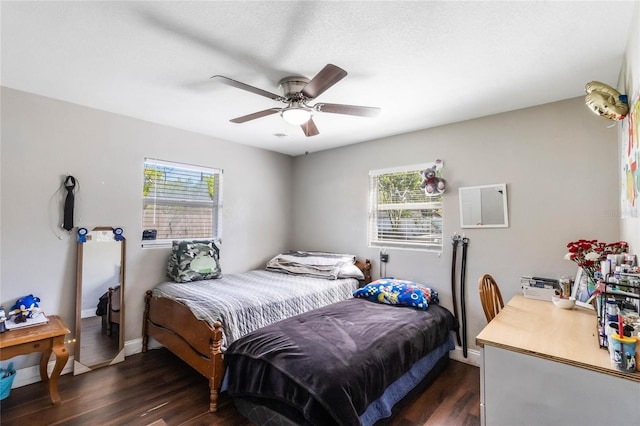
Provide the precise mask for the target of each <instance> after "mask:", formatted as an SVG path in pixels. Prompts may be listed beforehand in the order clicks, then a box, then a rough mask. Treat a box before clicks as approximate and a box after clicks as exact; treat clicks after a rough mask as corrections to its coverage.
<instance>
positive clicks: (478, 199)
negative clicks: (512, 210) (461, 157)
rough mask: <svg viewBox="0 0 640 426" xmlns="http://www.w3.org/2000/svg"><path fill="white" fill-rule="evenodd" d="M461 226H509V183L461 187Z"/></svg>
mask: <svg viewBox="0 0 640 426" xmlns="http://www.w3.org/2000/svg"><path fill="white" fill-rule="evenodd" d="M459 192H460V226H461V227H462V228H507V227H508V226H509V216H508V210H507V185H506V184H504V183H500V184H495V185H482V186H469V187H466V188H460V189H459Z"/></svg>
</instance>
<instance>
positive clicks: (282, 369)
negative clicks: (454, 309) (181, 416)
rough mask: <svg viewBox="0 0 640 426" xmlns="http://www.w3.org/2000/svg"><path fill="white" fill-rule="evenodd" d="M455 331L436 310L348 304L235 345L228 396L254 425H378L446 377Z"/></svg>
mask: <svg viewBox="0 0 640 426" xmlns="http://www.w3.org/2000/svg"><path fill="white" fill-rule="evenodd" d="M374 284H375V283H374ZM372 300H373V299H372ZM376 301H379V299H376ZM457 328H458V322H457V320H456V319H455V317H454V316H453V314H451V312H450V311H449V310H447V309H446V308H444V307H441V306H440V305H438V304H437V303H431V304H430V305H429V306H428V309H426V310H422V309H416V308H413V307H396V306H389V305H387V304H384V303H373V302H372V301H371V300H363V299H360V298H353V299H349V300H345V301H342V302H338V303H335V304H332V305H328V306H325V307H322V308H318V309H315V310H313V311H308V312H306V313H303V314H300V315H297V316H294V317H291V318H288V319H285V320H283V321H280V322H277V323H274V324H271V325H269V326H266V327H264V328H261V329H259V330H257V331H255V332H252V333H250V334H247V335H245V336H244V337H242V338H241V339H238V340H236V341H235V342H234V343H232V344H231V345H230V346H229V348H228V350H227V351H226V354H225V357H226V358H225V361H226V363H227V377H226V378H225V383H224V389H225V390H227V392H228V394H229V396H231V397H232V398H233V400H234V403H235V405H236V407H237V408H238V410H239V411H240V412H241V413H242V414H243V415H244V416H245V417H247V418H249V420H250V421H251V422H252V423H254V424H256V425H267V424H270V425H274V424H278V425H302V424H304V425H323V426H324V425H365V426H368V425H373V424H375V423H376V422H377V421H379V420H381V419H383V418H386V417H389V416H390V415H391V414H392V407H393V406H394V405H395V404H396V403H397V402H398V401H400V400H401V399H402V398H404V397H405V396H406V395H407V394H408V393H409V392H410V391H411V390H412V389H414V388H415V387H416V386H418V385H420V384H421V383H423V382H424V381H425V380H430V379H432V378H433V377H435V376H437V374H439V372H440V371H442V369H443V368H444V367H445V366H446V364H447V362H448V359H449V356H448V354H449V351H450V350H452V349H453V348H454V343H453V336H452V333H451V331H455V330H457Z"/></svg>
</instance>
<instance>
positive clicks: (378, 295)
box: [353, 278, 440, 310]
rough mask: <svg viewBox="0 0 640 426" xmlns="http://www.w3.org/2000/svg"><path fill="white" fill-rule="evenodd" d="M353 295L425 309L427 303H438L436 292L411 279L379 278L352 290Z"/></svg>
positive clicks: (378, 301)
mask: <svg viewBox="0 0 640 426" xmlns="http://www.w3.org/2000/svg"><path fill="white" fill-rule="evenodd" d="M353 297H359V298H363V299H368V300H371V301H372V302H377V303H385V304H388V305H395V306H411V307H414V308H419V309H423V310H426V309H427V308H428V307H429V303H439V302H440V300H439V299H438V292H436V291H435V290H434V289H432V288H430V287H427V286H425V285H422V284H418V283H414V282H413V281H405V280H396V279H393V278H381V279H379V280H376V281H373V282H372V283H370V284H367V285H366V286H364V287H363V288H359V289H357V290H356V291H354V292H353Z"/></svg>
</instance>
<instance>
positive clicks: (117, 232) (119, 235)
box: [113, 228, 124, 241]
mask: <svg viewBox="0 0 640 426" xmlns="http://www.w3.org/2000/svg"><path fill="white" fill-rule="evenodd" d="M113 238H114V239H115V240H116V241H122V240H124V232H123V230H122V228H115V229H114V230H113Z"/></svg>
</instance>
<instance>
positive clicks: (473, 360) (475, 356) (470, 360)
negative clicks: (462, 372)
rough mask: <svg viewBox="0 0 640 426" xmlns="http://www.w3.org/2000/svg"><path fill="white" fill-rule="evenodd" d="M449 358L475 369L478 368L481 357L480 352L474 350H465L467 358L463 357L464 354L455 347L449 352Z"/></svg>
mask: <svg viewBox="0 0 640 426" xmlns="http://www.w3.org/2000/svg"><path fill="white" fill-rule="evenodd" d="M449 358H450V359H453V360H456V361H460V362H464V363H465V364H470V365H475V366H476V367H480V363H481V362H482V355H481V354H480V351H478V350H474V349H468V350H467V357H466V358H465V357H464V353H463V352H462V347H460V346H456V348H455V349H454V350H452V351H451V352H449Z"/></svg>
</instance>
